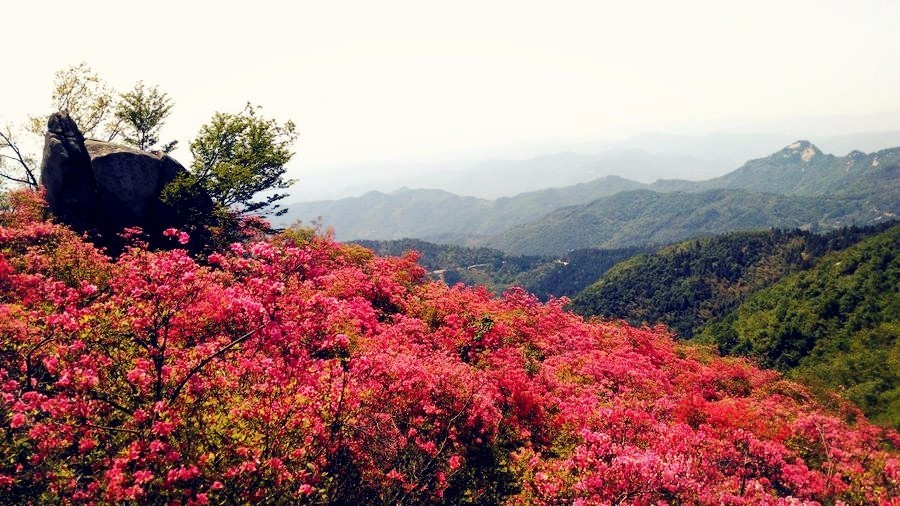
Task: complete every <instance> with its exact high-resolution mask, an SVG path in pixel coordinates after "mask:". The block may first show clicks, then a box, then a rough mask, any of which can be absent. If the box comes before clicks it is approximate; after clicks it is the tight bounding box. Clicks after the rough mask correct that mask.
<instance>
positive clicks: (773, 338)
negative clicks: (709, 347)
mask: <svg viewBox="0 0 900 506" xmlns="http://www.w3.org/2000/svg"><path fill="white" fill-rule="evenodd" d="M898 251H900V225H897V226H894V227H892V228H890V229H889V230H887V231H885V232H883V233H881V234H879V235H877V236H875V237H872V238H870V239H867V240H865V241H863V242H861V243H859V244H857V245H855V246H852V247H850V248H848V249H846V250H845V251H842V252H839V253H834V254H832V255H828V256H826V257H824V258H822V259H821V260H820V261H819V262H817V264H816V266H815V267H814V268H812V269H810V270H808V271H805V272H800V273H797V274H795V275H792V276H789V277H787V278H785V279H784V280H782V281H781V282H779V283H777V284H775V285H773V286H771V287H769V288H767V289H765V290H761V291H759V292H757V293H755V294H753V295H752V296H750V297H748V298H747V299H746V300H745V301H744V302H743V303H742V304H741V305H740V307H738V308H737V309H736V310H735V311H734V312H733V313H731V314H728V315H727V316H725V317H724V318H722V319H721V320H720V321H717V322H715V323H714V324H712V325H710V326H709V327H708V328H707V329H705V330H704V331H703V334H702V339H703V340H706V341H712V342H715V343H716V344H717V345H718V347H719V349H720V350H721V351H722V352H723V353H729V354H741V355H749V356H752V357H756V358H757V359H758V360H760V361H761V363H762V364H763V365H765V366H768V367H774V368H777V369H779V370H782V371H790V372H791V374H792V375H794V376H795V377H797V378H799V379H803V380H805V381H807V382H809V383H811V384H813V385H821V386H823V387H828V388H838V389H841V390H843V392H844V395H846V396H847V397H848V398H850V399H851V400H853V401H854V402H856V403H857V404H858V405H859V406H860V407H861V408H862V409H863V411H864V412H865V413H866V414H867V415H868V416H869V417H870V418H872V419H874V420H876V421H880V422H883V423H889V424H891V425H893V426H895V427H900V346H898V340H897V338H898V336H900V259H898V257H897V252H898Z"/></svg>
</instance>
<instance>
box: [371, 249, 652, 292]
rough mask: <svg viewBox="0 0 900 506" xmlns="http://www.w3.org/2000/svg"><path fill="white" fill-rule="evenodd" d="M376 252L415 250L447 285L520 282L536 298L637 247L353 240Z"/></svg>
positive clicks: (598, 271)
mask: <svg viewBox="0 0 900 506" xmlns="http://www.w3.org/2000/svg"><path fill="white" fill-rule="evenodd" d="M355 242H356V244H359V245H362V246H365V247H366V248H369V249H371V250H373V251H375V252H376V253H377V254H379V255H387V256H399V255H403V254H404V253H406V252H409V251H415V252H417V253H418V254H419V263H420V264H421V265H422V266H423V267H425V268H426V269H427V270H428V271H429V275H430V276H431V277H432V278H434V279H439V280H441V281H444V282H445V283H448V284H450V285H452V284H454V283H464V284H467V285H482V286H485V287H487V288H488V289H490V290H491V291H492V292H494V293H497V294H499V293H502V292H503V291H505V290H506V289H507V288H509V287H510V286H513V285H515V286H519V287H521V288H524V289H525V290H527V291H528V292H531V293H533V294H535V295H537V296H538V298H540V299H541V300H544V301H546V300H548V299H550V298H551V297H564V296H565V297H571V296H573V295H575V294H577V293H578V292H580V291H581V290H583V289H584V288H585V287H586V286H588V285H590V284H591V283H593V282H594V281H595V280H597V279H598V278H599V277H600V276H601V275H603V273H604V272H606V271H607V270H609V269H610V268H611V267H612V266H613V265H615V264H616V263H618V262H621V261H622V260H625V259H627V258H630V257H632V256H634V255H636V254H638V253H639V252H641V251H643V250H642V249H640V248H623V249H613V250H604V249H583V250H575V251H572V252H571V253H569V254H568V255H565V256H563V257H560V258H556V257H538V256H520V255H507V254H505V253H503V252H502V251H499V250H495V249H491V248H484V247H465V246H452V245H446V244H435V243H430V242H427V241H422V240H418V239H399V240H394V241H366V240H362V241H355Z"/></svg>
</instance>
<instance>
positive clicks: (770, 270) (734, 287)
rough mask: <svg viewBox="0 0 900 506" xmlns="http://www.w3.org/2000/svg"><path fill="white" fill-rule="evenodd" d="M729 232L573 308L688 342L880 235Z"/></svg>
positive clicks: (663, 257)
mask: <svg viewBox="0 0 900 506" xmlns="http://www.w3.org/2000/svg"><path fill="white" fill-rule="evenodd" d="M888 226H891V225H890V224H885V225H881V226H878V227H866V228H856V227H853V228H849V229H841V230H838V231H835V232H832V233H828V234H824V235H818V234H811V233H809V232H804V231H800V230H792V231H783V230H769V231H758V232H735V233H729V234H724V235H720V236H715V237H709V238H703V239H695V240H689V241H685V242H681V243H678V244H674V245H671V246H666V247H664V248H661V249H659V250H658V251H656V252H654V253H652V254H647V255H640V256H637V257H634V258H632V259H631V260H628V261H626V262H623V263H621V264H619V265H617V266H615V267H614V268H613V269H612V270H610V271H608V272H607V273H606V274H605V275H604V276H603V277H601V278H600V279H599V280H598V281H597V282H596V283H595V284H593V285H591V286H589V287H588V288H586V289H585V290H584V291H583V292H581V293H580V294H578V296H576V297H575V298H574V300H573V301H572V307H573V309H574V310H575V311H576V312H578V313H580V314H583V315H586V316H587V315H598V316H604V317H608V318H624V319H626V320H629V321H630V322H632V323H634V324H641V323H649V324H656V323H664V324H666V325H668V326H669V327H670V328H672V329H673V330H674V331H675V332H676V333H677V335H678V336H680V337H682V338H690V337H692V336H693V335H695V334H696V333H697V332H698V331H699V330H700V329H701V328H702V327H703V326H704V325H706V324H707V323H709V322H711V321H712V320H714V319H716V318H720V317H722V316H724V315H725V314H726V313H727V312H728V311H730V310H731V309H733V308H734V307H736V306H737V305H738V304H739V303H740V302H741V300H743V298H744V297H745V296H747V295H748V294H750V293H752V292H754V291H756V290H759V289H761V288H764V287H766V286H769V285H771V284H773V283H775V282H776V281H778V280H779V279H781V278H782V277H784V276H786V275H788V274H790V273H793V272H796V271H799V270H803V269H807V268H809V267H811V266H812V265H814V263H815V262H816V260H817V259H818V258H819V257H821V256H822V255H824V254H826V253H829V252H832V251H836V250H840V249H843V248H846V247H848V246H850V245H852V244H854V243H856V242H858V241H860V240H861V239H863V238H866V237H869V236H871V235H874V234H876V233H879V232H880V231H883V230H885V228H886V227H888Z"/></svg>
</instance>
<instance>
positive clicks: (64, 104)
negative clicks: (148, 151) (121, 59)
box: [29, 62, 122, 141]
mask: <svg viewBox="0 0 900 506" xmlns="http://www.w3.org/2000/svg"><path fill="white" fill-rule="evenodd" d="M50 102H51V108H52V110H53V111H68V112H69V116H70V117H71V118H72V119H73V120H75V124H76V125H78V128H79V130H81V133H82V134H84V136H85V137H90V138H93V139H100V140H105V141H113V140H115V139H116V138H117V137H119V135H120V134H121V132H122V122H121V121H120V120H119V119H118V118H117V117H116V93H115V91H114V90H113V89H112V88H111V87H110V86H109V85H108V84H106V82H105V81H103V80H102V79H101V78H100V76H98V75H97V73H96V72H94V70H93V69H91V67H89V66H88V64H87V63H84V62H82V63H80V64H78V65H70V66H68V67H67V68H65V69H63V70H60V71H58V72H57V73H56V77H55V78H54V80H53V94H52V96H51V98H50ZM46 122H47V116H46V115H44V116H36V117H32V118H31V119H30V125H29V129H30V130H31V131H32V132H34V133H35V134H37V135H43V134H44V131H45V130H46V126H47V123H46Z"/></svg>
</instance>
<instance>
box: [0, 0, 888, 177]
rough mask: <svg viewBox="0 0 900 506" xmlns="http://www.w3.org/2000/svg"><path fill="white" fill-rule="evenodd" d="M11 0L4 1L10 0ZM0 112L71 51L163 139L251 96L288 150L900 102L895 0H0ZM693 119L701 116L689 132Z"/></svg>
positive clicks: (620, 127)
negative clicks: (138, 109)
mask: <svg viewBox="0 0 900 506" xmlns="http://www.w3.org/2000/svg"><path fill="white" fill-rule="evenodd" d="M10 4H12V5H10ZM0 12H2V21H0V25H2V28H0V30H2V31H0V37H2V43H3V47H4V50H3V74H4V75H3V77H2V79H0V120H2V121H15V122H18V121H20V120H22V119H23V118H24V117H25V115H26V114H29V113H31V114H34V113H37V112H43V111H44V109H46V107H47V103H48V98H49V94H50V84H51V82H52V77H53V74H54V72H55V71H56V70H58V69H61V68H63V67H65V66H67V65H70V64H77V63H79V62H81V61H85V62H87V63H88V64H89V65H90V66H92V67H93V68H94V70H96V71H97V72H98V73H99V74H100V75H101V76H102V77H104V78H105V79H106V80H107V81H108V82H109V83H110V84H111V85H113V86H115V87H116V88H118V89H120V90H125V89H128V88H130V87H131V85H132V84H133V83H134V82H135V81H137V80H139V79H143V80H144V81H145V82H147V83H148V84H159V85H160V87H161V88H162V89H163V90H165V91H167V92H168V93H169V95H170V96H171V97H172V98H173V99H174V101H175V103H176V106H175V109H174V113H173V114H172V116H171V118H170V120H169V127H168V129H167V130H166V131H165V132H164V134H168V135H167V137H174V138H178V139H181V142H182V144H183V147H181V148H180V149H179V150H178V151H176V153H175V154H176V157H177V156H178V155H179V154H181V156H182V157H183V158H184V157H185V154H186V152H187V148H186V144H187V142H188V141H189V139H190V138H191V137H192V136H193V134H194V133H195V132H196V131H197V129H198V127H199V126H200V125H201V124H202V123H204V122H206V121H207V120H208V119H209V118H210V116H211V115H212V114H213V113H214V112H215V111H229V112H236V111H238V110H239V109H240V108H241V107H242V105H243V103H244V102H246V101H248V100H249V101H252V102H254V103H256V104H260V105H262V106H263V107H264V110H265V111H266V112H267V113H268V114H269V115H273V116H276V117H278V118H281V119H287V118H291V119H293V120H294V121H295V122H296V123H297V124H298V127H299V130H300V133H301V137H300V140H299V141H298V144H297V146H296V147H297V151H298V158H297V159H296V162H295V163H294V164H293V165H294V167H295V170H301V171H302V170H305V169H309V170H310V171H313V170H314V169H317V168H322V167H332V166H339V165H344V164H352V163H358V162H365V161H379V160H392V159H393V160H401V159H415V158H416V157H420V156H424V155H427V154H431V153H436V152H446V151H455V150H461V149H467V148H473V147H485V146H492V145H498V144H504V143H512V142H517V141H531V140H542V139H548V138H565V139H570V140H588V139H594V138H603V137H617V136H624V135H628V134H631V133H637V132H640V131H645V130H657V131H671V132H676V131H687V129H690V128H695V129H696V128H698V127H697V125H702V128H707V127H709V128H710V129H715V128H714V127H715V125H716V124H717V123H718V122H721V123H722V124H723V125H724V124H727V123H728V121H726V120H733V119H735V118H746V119H751V120H752V119H771V118H780V117H810V116H823V115H835V114H852V115H862V114H870V113H876V112H881V111H887V110H895V109H897V108H900V30H898V27H900V2H898V1H864V0H852V1H845V2H832V1H823V0H815V1H760V0H754V1H746V2H731V1H721V0H712V1H694V2H691V1H684V0H679V1H660V2H637V1H628V2H625V1H621V0H619V1H614V2H603V1H597V0H594V1H584V2H570V1H561V0H553V1H544V2H528V1H523V0H516V1H509V2H507V1H491V0H477V1H459V0H454V1H442V2H432V1H424V0H416V1H408V2H407V1H388V0H378V1H358V2H342V1H322V0H319V1H315V2H290V1H280V2H276V1H268V0H254V1H249V2H248V1H242V2H228V1H216V2H199V1H193V0H180V1H169V0H164V1H156V0H154V1H141V2H131V1H123V0H117V1H96V0H80V1H77V2H75V1H72V0H67V1H65V2H54V1H40V2H39V1H33V0H11V1H10V2H6V3H5V5H4V6H3V7H2V9H0ZM698 133H699V132H698Z"/></svg>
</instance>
